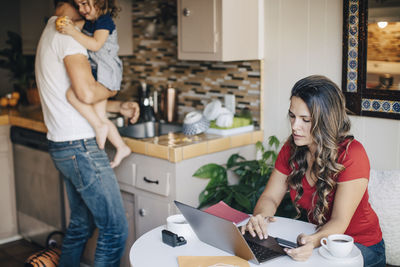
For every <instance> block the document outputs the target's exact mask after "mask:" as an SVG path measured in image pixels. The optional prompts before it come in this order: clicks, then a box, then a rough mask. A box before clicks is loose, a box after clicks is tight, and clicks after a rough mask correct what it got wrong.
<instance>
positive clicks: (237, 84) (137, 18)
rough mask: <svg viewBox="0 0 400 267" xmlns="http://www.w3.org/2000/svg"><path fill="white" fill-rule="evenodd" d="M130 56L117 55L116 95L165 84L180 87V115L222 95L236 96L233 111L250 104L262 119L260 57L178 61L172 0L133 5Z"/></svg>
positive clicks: (131, 96) (128, 95) (126, 96)
mask: <svg viewBox="0 0 400 267" xmlns="http://www.w3.org/2000/svg"><path fill="white" fill-rule="evenodd" d="M132 17H133V19H132V27H133V33H134V35H133V43H134V51H133V56H126V57H121V59H122V61H123V64H124V78H123V84H122V89H121V92H120V94H119V96H118V98H120V99H135V100H136V99H137V86H138V84H139V82H142V81H145V82H146V83H148V84H151V85H153V86H154V88H160V87H161V86H163V87H166V86H167V84H168V83H170V84H171V85H172V87H174V88H176V89H177V91H178V119H179V120H180V121H182V120H183V117H184V116H185V114H187V113H188V112H190V111H193V110H199V111H202V110H203V109H204V106H205V105H206V104H207V103H209V102H210V101H211V100H214V99H220V100H221V102H222V103H223V100H224V95H225V94H233V95H235V98H236V113H239V112H240V111H241V110H244V109H248V110H250V111H251V113H252V116H253V120H254V122H255V124H256V125H259V121H260V66H261V62H260V61H259V60H252V61H236V62H211V61H182V60H178V59H177V39H178V38H177V34H176V32H177V27H176V26H177V25H176V0H168V1H165V0H164V1H163V0H142V1H137V0H135V1H133V4H132Z"/></svg>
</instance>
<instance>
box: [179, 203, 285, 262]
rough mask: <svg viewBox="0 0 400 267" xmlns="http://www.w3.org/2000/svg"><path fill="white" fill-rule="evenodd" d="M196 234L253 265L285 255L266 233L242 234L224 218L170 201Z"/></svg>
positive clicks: (206, 241)
mask: <svg viewBox="0 0 400 267" xmlns="http://www.w3.org/2000/svg"><path fill="white" fill-rule="evenodd" d="M174 202H175V205H176V206H177V207H178V209H179V210H180V211H181V213H182V215H183V216H184V217H185V219H186V220H187V222H188V223H189V224H190V226H191V227H192V229H193V231H194V232H195V233H196V235H197V237H198V238H199V239H200V240H201V241H203V242H204V243H207V244H209V245H211V246H214V247H217V248H219V249H222V250H224V251H226V252H228V253H231V254H234V255H236V256H238V257H240V258H242V259H245V260H247V261H251V262H253V263H255V264H260V263H262V262H265V261H268V260H271V259H273V258H276V257H280V256H283V255H286V253H285V252H284V251H283V248H282V247H281V246H280V245H279V243H278V242H277V240H276V239H275V238H274V237H272V236H268V238H267V239H263V240H260V239H259V238H258V237H252V236H251V235H250V234H249V233H248V232H247V231H246V234H245V235H242V233H241V232H240V230H239V229H238V228H237V226H236V225H235V224H234V223H233V222H231V221H228V220H225V219H222V218H220V217H217V216H214V215H212V214H209V213H207V212H204V211H201V210H199V209H196V208H194V207H191V206H189V205H186V204H183V203H181V202H179V201H176V200H175V201H174Z"/></svg>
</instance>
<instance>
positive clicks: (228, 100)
mask: <svg viewBox="0 0 400 267" xmlns="http://www.w3.org/2000/svg"><path fill="white" fill-rule="evenodd" d="M224 104H225V107H226V108H227V109H228V110H229V111H230V112H232V114H233V115H235V108H236V107H235V105H236V102H235V95H224Z"/></svg>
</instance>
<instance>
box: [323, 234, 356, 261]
mask: <svg viewBox="0 0 400 267" xmlns="http://www.w3.org/2000/svg"><path fill="white" fill-rule="evenodd" d="M321 245H322V246H323V247H324V248H326V250H328V251H329V252H330V253H331V254H332V256H334V257H338V258H343V257H346V256H347V255H349V254H350V252H351V250H352V249H353V245H354V239H353V238H352V237H351V236H349V235H342V234H336V235H330V236H328V238H326V237H324V238H322V239H321Z"/></svg>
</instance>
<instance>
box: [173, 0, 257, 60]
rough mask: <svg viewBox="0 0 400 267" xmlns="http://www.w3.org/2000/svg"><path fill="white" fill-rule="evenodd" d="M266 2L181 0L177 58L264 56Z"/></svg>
mask: <svg viewBox="0 0 400 267" xmlns="http://www.w3.org/2000/svg"><path fill="white" fill-rule="evenodd" d="M263 5H264V4H263V0H202V1H198V0H178V12H177V13H178V59H181V60H211V61H238V60H256V59H262V58H263V47H264V45H263V42H264V34H263V33H264V30H263V27H264V19H263V13H264V6H263Z"/></svg>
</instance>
